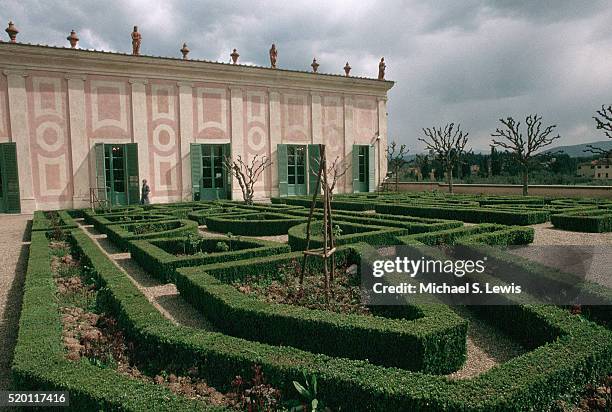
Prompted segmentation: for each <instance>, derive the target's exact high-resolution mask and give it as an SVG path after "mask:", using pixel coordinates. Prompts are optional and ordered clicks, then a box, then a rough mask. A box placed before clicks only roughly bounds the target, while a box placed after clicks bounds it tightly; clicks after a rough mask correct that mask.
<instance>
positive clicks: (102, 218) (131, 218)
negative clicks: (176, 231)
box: [88, 213, 176, 232]
mask: <svg viewBox="0 0 612 412" xmlns="http://www.w3.org/2000/svg"><path fill="white" fill-rule="evenodd" d="M171 219H176V218H172V217H169V216H167V215H162V214H152V213H131V214H125V213H117V214H110V215H95V216H90V217H89V219H88V220H89V223H90V224H93V226H94V228H95V229H96V230H97V231H98V232H104V227H105V226H109V225H121V224H127V223H145V222H146V223H150V222H159V221H162V220H171Z"/></svg>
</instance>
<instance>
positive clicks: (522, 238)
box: [398, 223, 534, 246]
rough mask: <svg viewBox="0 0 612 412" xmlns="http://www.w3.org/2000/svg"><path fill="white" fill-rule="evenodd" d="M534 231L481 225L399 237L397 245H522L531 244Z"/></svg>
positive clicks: (526, 228)
mask: <svg viewBox="0 0 612 412" xmlns="http://www.w3.org/2000/svg"><path fill="white" fill-rule="evenodd" d="M533 235H534V230H533V228H530V227H521V226H504V225H496V224H492V223H481V224H479V225H474V226H463V227H459V228H453V229H447V230H440V231H435V232H427V233H419V234H416V235H409V236H401V237H399V238H398V241H399V244H404V245H414V244H425V245H429V246H437V245H443V244H444V245H454V244H455V243H456V242H458V241H459V240H461V241H462V242H468V243H482V244H489V245H524V244H529V243H531V242H533Z"/></svg>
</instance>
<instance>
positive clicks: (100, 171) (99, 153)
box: [94, 143, 107, 202]
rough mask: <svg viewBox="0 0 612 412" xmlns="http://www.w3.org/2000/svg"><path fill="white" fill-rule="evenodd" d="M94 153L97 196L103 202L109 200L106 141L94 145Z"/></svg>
mask: <svg viewBox="0 0 612 412" xmlns="http://www.w3.org/2000/svg"><path fill="white" fill-rule="evenodd" d="M94 153H95V158H96V171H95V172H96V188H97V190H96V196H97V197H98V200H99V201H101V202H103V201H106V200H107V198H106V197H107V196H106V170H105V166H104V143H96V144H95V145H94Z"/></svg>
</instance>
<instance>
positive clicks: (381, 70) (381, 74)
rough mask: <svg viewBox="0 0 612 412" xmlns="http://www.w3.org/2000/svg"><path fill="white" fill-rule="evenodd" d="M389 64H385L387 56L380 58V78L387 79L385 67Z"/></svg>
mask: <svg viewBox="0 0 612 412" xmlns="http://www.w3.org/2000/svg"><path fill="white" fill-rule="evenodd" d="M386 68H387V65H386V64H385V58H384V57H382V58H381V59H380V63H378V80H385V69H386Z"/></svg>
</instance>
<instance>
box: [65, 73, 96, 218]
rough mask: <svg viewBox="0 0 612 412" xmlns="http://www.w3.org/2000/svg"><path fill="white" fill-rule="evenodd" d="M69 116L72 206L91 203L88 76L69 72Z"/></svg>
mask: <svg viewBox="0 0 612 412" xmlns="http://www.w3.org/2000/svg"><path fill="white" fill-rule="evenodd" d="M64 77H65V79H66V81H67V83H68V116H69V119H70V127H69V133H70V139H69V141H70V150H71V158H72V193H73V194H72V207H73V208H80V207H87V206H88V205H89V188H90V170H89V169H90V165H89V161H88V155H89V153H90V152H91V147H90V144H89V142H88V139H87V133H86V120H85V119H86V115H85V80H86V79H87V77H86V76H84V75H80V74H73V73H67V74H66V75H65V76H64Z"/></svg>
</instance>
